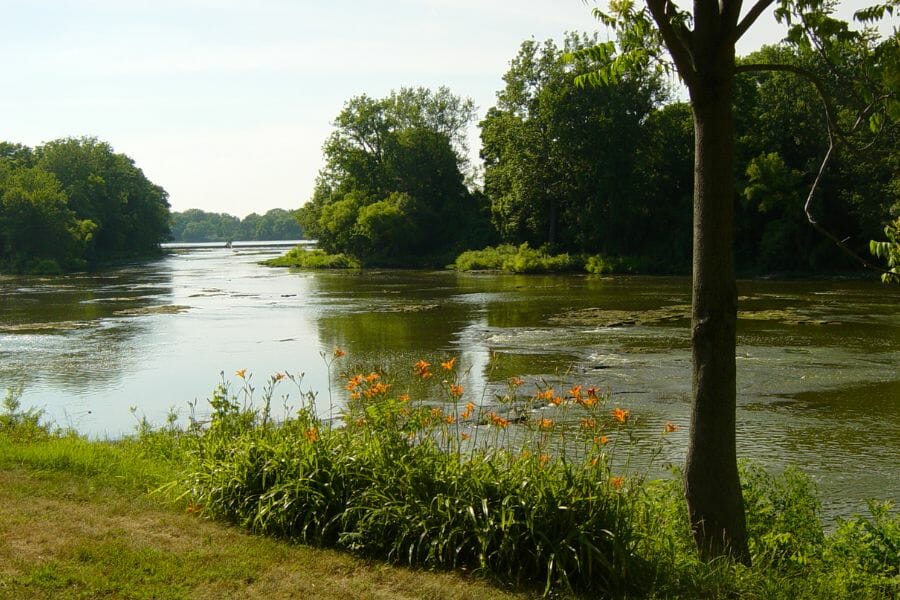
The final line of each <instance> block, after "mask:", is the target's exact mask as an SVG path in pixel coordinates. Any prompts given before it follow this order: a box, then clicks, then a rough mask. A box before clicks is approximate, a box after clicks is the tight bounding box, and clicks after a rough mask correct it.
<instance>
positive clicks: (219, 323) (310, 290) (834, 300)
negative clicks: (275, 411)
mask: <svg viewBox="0 0 900 600" xmlns="http://www.w3.org/2000/svg"><path fill="white" fill-rule="evenodd" d="M279 252H281V250H275V249H224V248H222V249H209V248H207V249H200V250H193V251H183V252H179V253H175V254H172V255H170V256H168V257H166V258H163V259H160V260H158V261H155V262H152V263H149V264H141V265H134V266H127V267H123V268H119V269H115V270H111V271H107V272H103V273H100V274H90V275H73V276H67V277H61V278H46V279H45V278H21V277H5V278H0V388H3V387H14V386H18V385H21V386H23V388H24V391H23V394H22V402H23V404H24V405H26V406H34V407H38V408H41V409H44V410H45V411H46V413H47V415H48V416H49V418H51V419H53V420H54V421H55V422H56V423H58V424H60V425H67V426H73V427H75V428H77V429H78V430H79V431H81V432H83V433H86V434H88V435H91V436H94V437H106V436H109V437H115V436H119V435H122V434H127V433H129V432H131V431H133V430H134V426H135V424H136V420H135V417H134V415H133V414H132V412H131V410H130V409H131V407H137V409H138V411H137V412H138V414H142V415H146V416H147V417H148V418H149V419H150V420H151V421H153V422H156V423H161V422H162V421H163V420H164V418H165V415H166V413H167V412H168V411H169V409H171V408H172V407H174V408H176V409H177V410H178V411H179V412H180V414H181V415H182V416H184V415H186V414H187V407H188V403H189V402H191V401H194V400H199V401H200V403H199V405H198V406H199V407H201V410H202V406H203V404H204V401H205V398H207V397H208V396H209V394H210V392H211V390H212V389H213V387H214V386H215V385H216V383H217V382H218V381H219V379H220V378H219V373H220V372H224V373H225V375H226V378H228V379H231V380H232V381H233V380H234V379H235V378H234V377H233V373H234V372H235V371H236V370H237V369H243V368H246V369H247V370H248V372H253V373H254V378H253V380H252V381H254V382H255V383H256V385H257V386H258V387H259V386H260V385H261V384H262V382H263V381H264V380H265V379H266V378H267V377H268V376H269V375H271V374H273V373H275V372H278V371H285V370H286V371H289V372H291V373H297V374H299V373H301V372H304V373H305V378H304V380H303V382H304V388H310V389H313V390H318V391H319V392H320V395H319V406H320V409H321V410H322V411H327V407H328V404H329V402H328V396H327V389H328V374H327V370H326V368H325V365H324V363H323V361H322V358H321V357H320V352H329V353H330V351H331V350H332V348H334V347H335V346H339V347H341V348H343V349H344V350H346V352H347V354H348V356H347V357H346V358H345V359H344V360H345V361H350V363H349V364H352V365H358V366H359V367H360V368H365V369H366V370H369V369H371V368H373V367H379V366H380V367H385V368H387V369H388V370H391V371H394V372H398V373H406V372H409V369H410V365H412V364H413V363H414V362H415V361H417V360H419V359H420V358H425V359H426V360H429V361H431V362H435V361H436V360H443V359H446V358H448V357H450V356H459V357H460V363H461V364H462V366H463V368H469V371H468V373H467V374H466V375H465V377H464V381H463V382H462V383H463V384H464V385H465V387H466V390H467V394H469V395H470V396H471V397H473V398H476V399H477V398H483V401H484V402H490V401H491V398H492V397H493V395H494V393H501V392H502V390H503V389H504V387H505V386H504V383H505V381H506V380H507V379H508V378H509V377H511V376H514V375H518V376H524V377H526V379H528V380H529V381H531V380H533V379H535V378H539V377H543V378H546V379H547V380H548V381H550V382H552V383H553V384H554V385H555V386H557V387H558V388H560V389H562V388H563V386H568V385H570V384H573V383H583V384H586V385H597V386H600V387H603V388H608V389H609V390H611V391H612V399H613V401H614V402H616V403H618V404H621V405H622V406H625V407H627V408H629V409H630V410H631V411H632V413H633V414H635V415H640V420H639V427H640V428H641V429H643V430H645V432H646V433H647V435H646V436H645V437H646V438H647V439H653V440H656V439H658V436H657V433H658V432H659V431H660V429H661V428H662V426H663V424H664V423H665V422H666V421H672V422H674V423H676V424H679V425H682V427H681V428H680V429H679V430H678V431H676V432H675V433H673V434H670V435H669V436H668V438H667V440H668V443H667V444H666V445H665V446H664V448H663V456H662V462H661V463H660V464H662V463H665V462H674V463H680V462H681V461H682V460H683V457H684V448H685V442H686V435H687V424H688V420H689V415H690V403H689V400H690V351H689V346H690V338H689V328H688V320H687V316H686V311H687V310H688V304H689V302H690V284H689V281H688V280H687V279H684V278H644V277H626V278H590V277H579V276H552V277H543V276H513V275H496V274H494V275H470V274H455V273H448V272H422V271H377V272H372V271H370V272H365V273H292V272H288V271H285V270H276V269H269V268H266V267H261V266H259V265H258V264H257V262H258V261H259V260H262V259H263V258H268V257H269V256H272V255H275V254H277V253H279ZM739 293H740V295H741V298H740V310H741V311H742V312H741V320H740V322H739V328H738V336H739V337H738V349H737V352H738V394H739V401H738V402H739V409H738V428H739V432H738V435H739V442H738V443H739V453H740V454H741V455H742V456H748V457H755V458H758V459H761V460H762V461H764V462H765V463H766V464H767V465H770V466H775V467H776V468H777V467H781V466H785V465H788V464H795V465H799V466H801V467H802V468H803V469H804V470H806V471H807V472H808V473H809V474H810V475H812V476H813V477H814V479H815V480H816V481H817V483H818V484H819V487H820V490H821V492H822V498H823V500H824V501H825V505H826V511H827V513H828V514H829V515H838V514H844V515H846V514H850V513H852V512H854V511H861V510H863V509H864V507H865V499H866V498H869V497H875V498H883V499H893V500H895V501H898V500H900V468H898V466H897V464H898V462H897V458H896V457H897V456H900V441H898V440H900V438H898V433H897V432H898V431H900V369H898V366H900V294H898V292H897V289H896V288H886V287H883V286H881V285H880V284H878V283H875V282H856V281H846V282H845V281H827V282H819V281H802V282H784V281H752V282H749V281H748V282H741V283H740V284H739ZM341 387H342V386H340V385H336V386H335V388H336V391H335V400H336V401H338V402H339V401H340V400H341V398H339V397H338V395H339V394H340V393H342V391H343V390H342V389H341ZM566 389H567V388H566ZM282 390H283V391H284V392H288V391H289V390H288V388H286V387H285V388H282ZM0 391H2V390H0ZM294 395H295V396H296V394H294ZM653 443H655V441H654V442H653Z"/></svg>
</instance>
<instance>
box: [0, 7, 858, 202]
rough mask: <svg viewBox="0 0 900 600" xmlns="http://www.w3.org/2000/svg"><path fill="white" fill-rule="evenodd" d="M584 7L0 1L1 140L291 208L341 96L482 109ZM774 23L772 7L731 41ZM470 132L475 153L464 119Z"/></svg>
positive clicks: (590, 22)
mask: <svg viewBox="0 0 900 600" xmlns="http://www.w3.org/2000/svg"><path fill="white" fill-rule="evenodd" d="M861 2H862V0H849V1H848V2H845V4H847V5H859V4H860V3H861ZM748 4H749V3H748ZM594 6H596V5H595V4H593V3H591V2H584V1H582V0H516V1H513V2H510V1H509V0H390V1H385V0H382V1H381V2H373V1H370V0H359V1H350V0H254V1H249V0H0V56H3V57H4V61H3V62H4V65H3V68H2V71H0V73H2V74H0V141H9V142H17V143H21V144H25V145H28V146H32V147H34V146H37V145H40V144H42V143H43V142H46V141H49V140H53V139H57V138H61V137H69V136H75V137H80V136H90V137H96V138H98V139H100V140H102V141H105V142H108V143H109V144H111V145H112V147H113V148H114V149H115V151H116V152H121V153H124V154H127V155H128V156H130V157H131V158H132V159H134V161H135V163H136V164H137V166H138V167H140V168H141V169H143V171H144V173H145V174H146V175H147V177H148V178H149V179H150V180H151V181H153V182H154V183H156V184H159V185H161V186H162V187H164V188H165V189H166V191H167V192H168V193H169V202H170V204H171V207H172V210H176V211H183V210H186V209H188V208H200V209H203V210H207V211H212V212H226V213H229V214H232V215H236V216H239V217H244V216H246V215H247V214H249V213H252V212H256V213H264V212H265V211H267V210H269V209H271V208H288V209H293V208H297V207H299V206H300V205H302V204H303V203H304V202H306V200H308V198H309V197H310V195H311V194H312V189H313V185H314V181H315V177H316V173H317V172H318V170H319V169H320V168H321V166H322V164H323V160H322V154H321V148H322V144H323V143H324V141H325V139H326V137H327V136H328V134H329V133H330V132H331V129H332V127H331V122H332V121H333V120H334V118H335V117H336V116H337V114H338V113H339V112H340V110H341V108H342V106H343V104H344V102H346V101H347V100H348V99H350V98H351V97H353V96H357V95H360V94H367V95H369V96H372V97H376V98H377V97H383V96H386V95H388V94H389V93H390V91H391V90H394V89H399V88H400V87H403V86H413V87H416V86H426V87H431V88H436V87H438V86H441V85H446V86H448V87H449V88H450V89H451V90H452V91H453V92H454V93H455V94H458V95H460V96H464V97H470V98H472V99H473V100H474V102H475V104H476V105H477V106H478V108H479V115H483V114H484V113H485V112H486V111H487V109H488V108H490V107H491V106H493V104H494V102H495V97H496V96H495V95H496V92H497V91H498V90H499V89H500V88H501V87H502V85H503V81H502V76H503V74H504V73H505V72H506V71H507V69H508V66H509V61H510V60H511V59H512V58H513V57H514V56H515V55H516V53H517V52H518V48H519V45H520V44H521V43H522V41H524V40H526V39H529V38H534V39H537V40H541V41H542V40H545V39H547V38H553V39H556V40H561V38H562V36H563V34H564V33H565V32H566V31H590V32H593V31H597V30H598V29H599V23H598V22H597V21H596V20H595V19H594V18H593V17H592V15H591V10H592V8H593V7H594ZM604 6H605V4H604ZM770 12H771V10H770ZM782 32H783V29H782V28H781V27H780V26H778V25H776V24H775V22H774V19H772V18H771V15H768V16H766V17H764V18H763V19H761V20H760V21H759V22H758V23H757V24H756V26H755V27H754V28H753V29H752V30H751V31H750V32H749V33H748V35H747V36H746V37H745V39H743V40H742V41H741V43H740V44H739V46H738V53H739V54H745V53H747V52H750V51H752V50H754V49H757V48H759V47H760V46H761V45H762V44H764V43H774V42H777V41H778V40H779V39H780V38H781V37H782V35H783V33H782ZM471 137H472V139H473V143H472V144H471V145H472V147H473V152H474V153H475V154H476V156H477V148H478V144H477V141H476V140H477V130H476V129H474V128H473V130H472V132H471Z"/></svg>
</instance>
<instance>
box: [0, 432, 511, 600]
mask: <svg viewBox="0 0 900 600" xmlns="http://www.w3.org/2000/svg"><path fill="white" fill-rule="evenodd" d="M172 468H173V467H171V466H170V465H166V464H165V463H162V462H159V461H152V460H149V459H146V458H143V457H141V455H140V453H139V449H138V448H137V447H136V446H132V445H130V444H129V443H128V442H125V443H98V442H87V441H86V440H83V439H77V438H65V437H64V438H59V439H48V440H39V441H29V442H21V441H15V442H12V441H10V440H5V439H2V436H0V598H10V599H19V598H23V599H24V598H473V599H474V598H479V599H481V598H488V599H491V598H497V599H500V598H526V597H528V596H526V595H524V594H518V595H517V594H512V593H507V592H504V591H503V590H500V589H497V588H494V587H491V586H490V585H489V584H488V583H486V582H485V581H484V580H479V579H475V578H469V577H467V576H465V575H463V574H451V573H433V572H427V571H415V570H410V569H404V568H397V567H392V566H389V565H386V564H384V563H378V562H373V561H366V560H363V559H360V558H356V557H353V556H350V555H348V554H346V553H340V552H337V551H331V550H323V549H316V548H310V547H306V546H301V545H296V544H291V543H288V542H285V541H281V540H277V539H273V538H266V537H262V536H256V535H252V534H249V533H247V532H246V531H245V530H242V529H239V528H236V527H232V526H229V525H227V524H223V523H221V522H214V521H209V520H206V519H203V518H201V517H199V516H197V515H196V514H193V513H192V512H190V511H191V507H190V506H188V505H186V504H185V503H184V502H174V501H172V500H171V499H167V498H165V497H164V494H160V493H157V494H148V491H149V490H151V489H153V488H154V487H155V485H156V484H157V483H160V482H162V481H164V480H165V479H166V477H167V476H168V475H171V473H172V471H171V469H172Z"/></svg>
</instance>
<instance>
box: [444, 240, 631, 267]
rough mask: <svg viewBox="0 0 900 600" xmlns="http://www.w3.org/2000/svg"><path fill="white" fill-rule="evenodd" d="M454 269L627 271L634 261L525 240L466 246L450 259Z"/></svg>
mask: <svg viewBox="0 0 900 600" xmlns="http://www.w3.org/2000/svg"><path fill="white" fill-rule="evenodd" d="M452 267H453V268H454V269H456V270H457V271H506V272H509V273H565V272H572V271H585V272H587V273H590V274H592V275H607V274H610V273H627V272H631V271H633V270H634V268H635V264H634V261H632V260H627V259H619V258H611V257H608V256H603V255H601V254H595V255H592V256H583V255H569V254H550V253H549V252H548V251H547V250H546V249H544V248H540V249H538V248H531V247H530V246H529V245H528V242H525V243H524V244H521V245H519V246H513V245H512V244H501V245H500V246H494V247H491V246H489V247H487V248H484V249H483V250H467V251H466V252H463V253H462V254H460V255H459V256H457V257H456V260H455V261H454V262H453V265H452Z"/></svg>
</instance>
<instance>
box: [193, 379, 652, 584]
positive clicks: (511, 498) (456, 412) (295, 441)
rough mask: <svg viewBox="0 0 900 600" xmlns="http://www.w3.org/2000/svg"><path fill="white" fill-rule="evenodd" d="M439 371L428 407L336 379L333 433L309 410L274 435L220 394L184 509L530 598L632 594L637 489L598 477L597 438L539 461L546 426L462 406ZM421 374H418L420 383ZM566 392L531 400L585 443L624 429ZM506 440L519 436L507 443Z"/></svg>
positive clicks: (582, 396)
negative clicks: (555, 592)
mask: <svg viewBox="0 0 900 600" xmlns="http://www.w3.org/2000/svg"><path fill="white" fill-rule="evenodd" d="M444 365H445V368H443V372H442V373H440V375H441V377H444V378H445V379H444V380H443V381H442V382H440V383H438V384H437V386H438V388H439V389H440V390H442V391H443V393H444V394H446V396H447V397H448V399H449V400H450V402H447V403H444V404H443V406H441V405H437V404H435V403H433V402H432V403H428V402H425V401H422V402H416V401H413V400H410V399H408V397H407V396H406V395H405V394H395V393H393V390H394V384H393V383H390V382H388V381H386V379H387V377H386V375H385V374H382V373H370V374H368V375H364V374H357V375H354V376H352V377H350V378H349V379H348V381H347V387H348V389H349V390H350V391H351V396H352V399H351V401H350V403H349V405H348V406H347V408H346V409H345V411H344V412H343V414H342V418H341V424H342V425H341V426H334V427H333V426H329V424H328V423H326V422H324V421H323V420H321V419H320V418H319V417H318V416H317V415H316V414H315V411H314V409H313V406H314V405H313V403H312V402H311V401H310V402H308V403H307V404H306V405H305V406H302V407H301V408H300V409H299V410H298V411H296V413H294V414H292V415H290V416H289V417H288V418H286V419H283V420H280V421H279V422H278V423H277V424H276V423H275V421H274V419H273V418H272V414H271V408H270V407H271V401H270V400H271V397H272V389H273V387H274V386H273V387H269V388H268V389H267V390H264V393H263V397H262V405H261V407H258V408H257V407H255V406H254V405H253V404H252V403H251V402H248V400H247V398H248V397H249V395H250V393H251V392H250V390H249V387H247V386H245V387H243V388H242V389H241V390H239V391H238V392H237V393H232V391H231V390H230V387H229V384H228V383H227V382H223V383H222V384H221V385H220V386H219V387H218V388H217V389H216V391H215V393H214V394H213V397H212V399H211V406H212V409H213V412H212V415H211V418H210V421H209V424H208V426H206V427H194V428H193V429H192V431H193V432H194V437H193V442H194V444H195V445H194V447H193V449H192V450H191V455H192V457H193V462H192V465H191V467H192V468H191V472H190V475H189V477H188V487H189V490H190V494H191V497H192V500H193V501H194V502H195V503H197V504H198V505H200V506H203V507H204V509H205V510H207V511H208V512H210V513H212V514H215V515H217V516H221V517H224V518H227V519H229V520H231V521H233V522H236V523H239V524H241V525H244V526H247V527H249V528H251V529H253V530H255V531H258V532H261V533H266V534H272V535H277V536H284V537H289V538H292V539H297V540H301V541H304V542H310V543H316V544H325V545H333V546H337V547H341V548H346V549H348V550H352V551H355V552H359V553H362V554H365V555H369V556H375V557H379V558H386V559H388V560H390V561H393V562H402V563H406V564H410V565H416V566H424V567H429V568H448V569H465V570H472V571H476V572H478V573H481V574H484V575H487V576H490V577H496V578H501V579H503V580H505V581H514V582H520V583H528V584H533V585H540V586H542V587H543V589H545V590H550V589H580V590H590V591H595V592H600V593H605V594H613V593H615V594H622V593H626V592H629V591H632V592H633V591H634V590H636V589H641V588H642V586H643V584H644V583H645V581H644V580H643V578H642V577H640V576H639V573H640V572H641V571H642V570H643V569H644V565H643V564H642V561H640V560H639V558H638V557H637V556H636V555H635V552H634V551H635V543H636V539H637V538H636V537H635V535H634V532H633V531H632V526H631V524H630V520H629V518H628V515H629V513H630V506H631V504H633V502H634V499H635V490H636V489H637V488H636V487H634V486H629V485H626V481H625V478H624V477H621V476H620V477H612V476H611V474H610V470H609V464H610V460H609V457H608V455H607V453H606V450H605V448H604V444H605V443H606V441H607V438H606V437H605V436H600V435H599V434H598V435H597V436H588V435H586V434H585V435H583V436H582V440H581V444H582V445H583V447H584V452H583V459H582V460H578V461H576V462H572V461H569V460H566V458H565V456H564V455H553V454H552V453H551V449H550V447H549V445H548V439H549V434H550V430H551V428H553V427H554V422H553V420H551V419H550V418H548V417H545V416H540V415H536V414H532V412H531V411H529V412H522V413H521V415H519V416H513V415H511V414H509V413H507V416H501V415H499V414H497V413H496V412H493V411H491V410H489V409H488V408H486V407H478V406H475V405H474V403H462V401H461V400H462V398H463V393H464V392H463V390H462V388H461V386H460V385H459V384H458V383H456V378H455V375H456V368H455V366H454V364H453V361H448V362H446V363H444ZM429 367H430V365H427V363H420V364H419V365H418V367H417V369H418V373H419V377H420V378H428V377H430V376H431V375H432V371H431V370H430V369H429ZM277 378H278V379H281V378H284V376H283V375H279V376H277ZM272 383H273V384H274V383H275V381H274V378H273V380H272ZM548 392H550V393H549V394H548ZM570 392H571V393H570V394H568V395H565V396H553V395H552V390H546V389H545V390H543V391H542V392H541V394H542V395H544V396H550V397H551V399H550V402H549V403H547V404H549V405H551V406H557V407H558V406H560V405H562V404H564V403H565V404H568V405H571V406H572V407H573V408H572V410H576V409H575V407H577V410H578V411H579V414H581V415H582V416H581V418H582V419H583V421H584V423H585V424H586V429H587V428H596V427H597V423H598V422H600V421H603V422H606V423H607V424H609V425H610V426H612V424H613V423H617V424H618V425H620V426H623V427H624V426H626V425H627V424H626V422H625V417H621V420H620V421H617V420H616V417H615V416H614V414H613V413H611V412H609V411H606V409H605V408H604V406H605V397H602V396H600V395H598V394H597V393H596V392H595V391H593V390H592V391H590V393H589V394H588V393H584V392H581V391H580V390H577V389H575V390H570ZM307 398H309V397H308V396H307ZM554 401H556V402H557V404H556V405H553V402H554ZM601 413H602V414H601ZM607 413H608V414H607ZM513 419H516V422H515V423H513ZM511 427H516V428H519V429H521V430H522V431H519V432H517V434H518V435H516V436H515V438H514V437H513V436H510V435H508V434H509V429H510V428H511ZM523 432H525V435H522V434H523ZM594 438H596V441H595V439H594Z"/></svg>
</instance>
